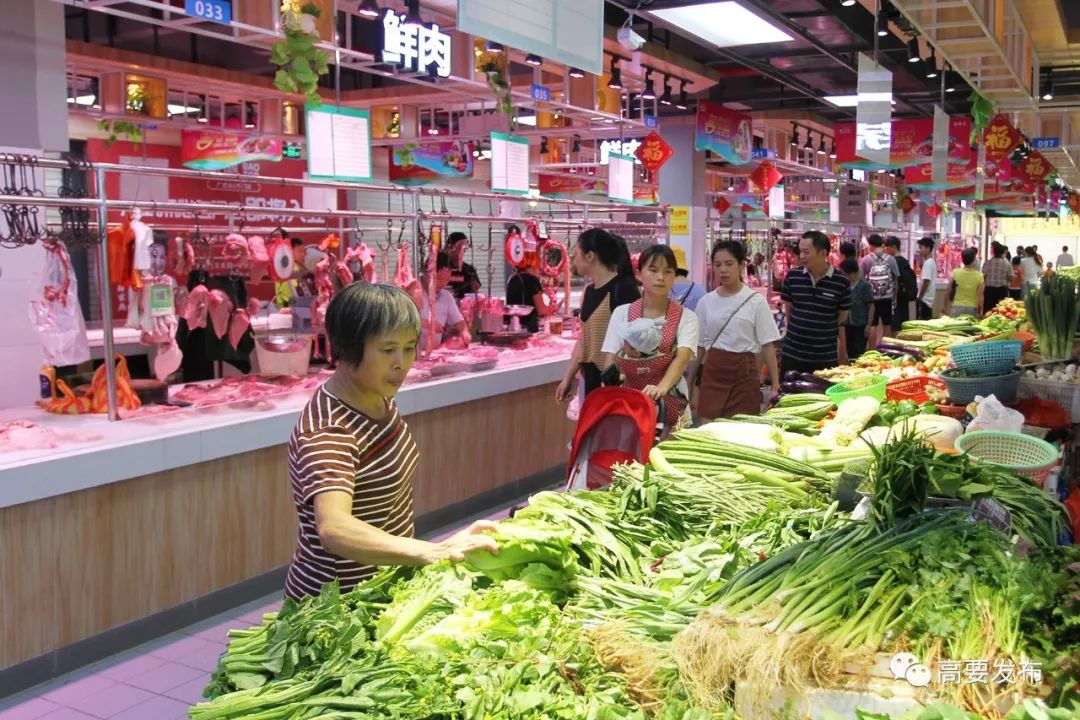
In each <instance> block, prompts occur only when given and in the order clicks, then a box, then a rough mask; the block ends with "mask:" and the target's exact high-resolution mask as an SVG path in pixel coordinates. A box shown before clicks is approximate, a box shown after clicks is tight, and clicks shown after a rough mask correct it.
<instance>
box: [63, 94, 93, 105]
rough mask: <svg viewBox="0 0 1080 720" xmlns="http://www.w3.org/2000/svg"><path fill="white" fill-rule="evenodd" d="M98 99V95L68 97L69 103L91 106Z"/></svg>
mask: <svg viewBox="0 0 1080 720" xmlns="http://www.w3.org/2000/svg"><path fill="white" fill-rule="evenodd" d="M95 100H97V95H80V96H79V97H74V98H71V97H69V98H68V99H67V101H68V105H82V106H83V107H90V106H91V105H93V104H94V101H95Z"/></svg>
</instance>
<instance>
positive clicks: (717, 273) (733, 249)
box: [693, 240, 828, 420]
mask: <svg viewBox="0 0 1080 720" xmlns="http://www.w3.org/2000/svg"><path fill="white" fill-rule="evenodd" d="M745 259H746V249H745V248H744V247H743V245H742V243H739V242H735V241H731V240H729V241H725V242H721V243H718V244H717V245H716V247H714V248H713V253H712V270H713V284H714V285H716V289H715V290H713V291H712V292H710V293H709V294H707V295H706V296H705V297H704V298H702V299H701V302H700V303H698V309H697V316H698V323H699V325H700V332H699V334H698V351H697V361H696V363H695V366H700V367H701V371H700V372H694V374H693V376H694V377H695V378H696V381H695V384H696V385H698V387H697V388H695V389H694V393H695V395H696V398H695V399H696V407H697V413H698V415H700V416H701V417H703V418H708V419H710V420H713V419H716V418H721V417H731V416H733V415H738V414H750V415H756V414H758V413H759V412H761V366H762V365H763V364H764V365H767V366H768V368H769V379H770V381H771V384H772V390H773V392H774V393H777V392H779V391H780V369H779V368H778V367H777V362H776V348H775V345H774V344H775V343H776V342H777V341H778V340H779V339H780V331H779V330H778V329H777V327H776V321H775V320H774V319H773V314H772V309H771V308H770V307H769V302H768V301H767V300H766V299H765V296H764V295H762V294H761V293H759V292H757V291H756V290H753V289H751V288H750V287H748V286H746V285H745V284H744V283H743V279H742V267H743V262H744V260H745ZM827 263H828V253H827V252H826V264H827ZM797 272H802V270H792V271H791V272H790V273H788V278H790V277H791V275H793V274H795V273H797ZM784 287H785V288H786V287H787V280H786V279H785V281H784Z"/></svg>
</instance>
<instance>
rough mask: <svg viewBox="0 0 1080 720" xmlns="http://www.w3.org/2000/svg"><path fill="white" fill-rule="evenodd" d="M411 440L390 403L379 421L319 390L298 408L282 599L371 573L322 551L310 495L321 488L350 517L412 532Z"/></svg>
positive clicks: (345, 586) (347, 585)
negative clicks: (339, 500)
mask: <svg viewBox="0 0 1080 720" xmlns="http://www.w3.org/2000/svg"><path fill="white" fill-rule="evenodd" d="M417 458H418V456H417V450H416V443H414V442H413V439H412V435H411V434H410V433H409V428H408V426H407V425H406V424H405V421H404V420H403V419H402V418H401V416H399V415H398V411H397V404H396V403H395V402H394V401H393V400H391V401H389V405H388V411H387V415H386V417H385V418H383V419H382V420H378V421H376V420H372V419H371V418H370V417H368V416H367V415H364V414H363V413H361V412H359V411H358V410H355V409H354V408H352V407H350V406H349V405H346V404H345V403H344V402H343V401H342V400H340V399H339V398H338V397H336V396H335V395H333V394H332V393H330V392H329V391H328V390H327V389H326V387H325V386H322V387H320V388H319V389H318V390H317V391H316V392H315V395H314V396H313V397H312V398H311V401H310V402H309V403H308V404H307V407H306V408H304V412H303V414H302V415H301V416H300V420H299V421H298V422H297V423H296V427H294V428H293V432H292V437H291V438H290V440H289V477H290V480H291V481H292V489H293V500H294V502H295V503H296V515H297V519H298V520H299V522H300V529H299V533H298V535H297V540H296V552H295V553H294V554H293V559H292V564H291V565H290V566H289V574H288V577H287V578H286V580H285V595H286V596H287V597H290V598H293V599H294V600H299V599H300V598H303V597H305V596H308V595H318V594H319V591H320V589H321V588H322V586H323V585H324V584H325V583H328V582H330V581H331V580H333V579H335V578H337V579H338V580H339V581H340V583H341V589H342V590H343V591H345V590H351V589H352V588H354V587H356V585H357V584H358V583H359V582H360V581H362V580H364V579H366V578H368V577H371V576H372V575H373V574H374V573H375V568H374V567H372V566H371V565H361V564H360V563H358V562H354V561H352V560H347V559H345V558H342V557H338V556H337V555H334V554H332V553H330V552H328V551H327V550H326V549H324V548H323V546H322V543H321V542H320V541H319V533H318V531H317V530H316V527H315V506H314V499H315V496H316V495H318V494H319V493H322V492H327V491H335V490H336V491H345V492H348V493H350V494H351V495H352V498H353V501H352V514H353V517H355V518H357V519H359V520H362V521H364V522H366V523H368V524H370V525H373V526H375V527H377V528H379V529H380V530H383V531H385V532H388V533H390V534H391V535H398V536H402V537H412V535H413V498H412V482H411V481H412V474H413V472H414V471H415V470H416V463H417Z"/></svg>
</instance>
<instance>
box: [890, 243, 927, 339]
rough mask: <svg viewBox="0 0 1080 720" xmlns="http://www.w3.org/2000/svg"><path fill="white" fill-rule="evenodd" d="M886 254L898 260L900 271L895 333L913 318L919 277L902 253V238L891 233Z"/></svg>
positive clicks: (893, 327) (894, 314) (894, 315)
mask: <svg viewBox="0 0 1080 720" xmlns="http://www.w3.org/2000/svg"><path fill="white" fill-rule="evenodd" d="M885 254H886V255H888V256H889V257H891V258H892V259H893V260H895V261H896V267H897V269H898V270H899V271H900V282H899V287H898V289H897V291H896V312H894V313H893V322H892V329H893V334H894V335H895V334H896V333H898V332H900V329H901V328H902V327H903V325H904V323H905V322H907V321H908V320H910V319H911V303H913V302H915V300H916V298H918V296H919V279H918V278H917V277H916V276H915V271H914V270H912V269H911V263H909V262H908V259H907V258H906V257H904V256H903V255H901V254H900V238H898V237H896V236H895V235H890V236H889V237H887V238H886V239H885Z"/></svg>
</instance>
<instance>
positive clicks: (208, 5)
mask: <svg viewBox="0 0 1080 720" xmlns="http://www.w3.org/2000/svg"><path fill="white" fill-rule="evenodd" d="M186 5H187V7H186V8H185V10H186V11H187V14H188V15H192V16H194V17H199V18H203V19H204V20H212V21H213V22H219V23H228V22H231V20H232V18H231V17H230V16H231V15H232V13H231V12H230V10H231V9H232V6H231V4H230V3H228V2H221V1H220V0H218V1H217V2H215V1H214V0H187V2H186Z"/></svg>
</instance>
